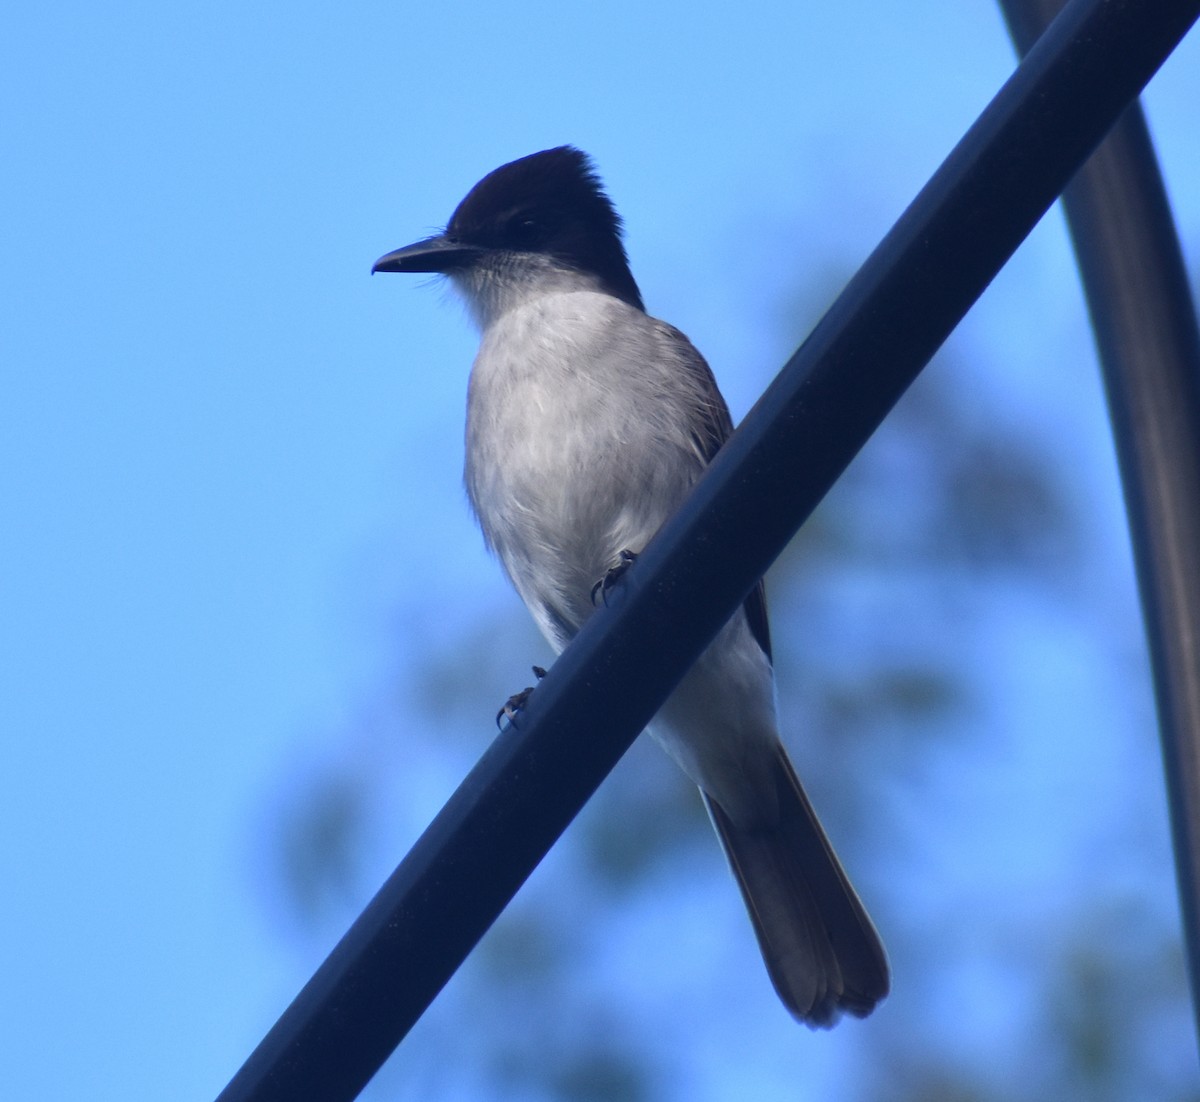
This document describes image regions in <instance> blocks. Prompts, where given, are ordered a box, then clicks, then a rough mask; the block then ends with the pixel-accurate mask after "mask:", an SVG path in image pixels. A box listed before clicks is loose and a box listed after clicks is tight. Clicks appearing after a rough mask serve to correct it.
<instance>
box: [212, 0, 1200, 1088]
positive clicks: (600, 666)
mask: <svg viewBox="0 0 1200 1102" xmlns="http://www.w3.org/2000/svg"><path fill="white" fill-rule="evenodd" d="M1198 15H1200V0H1159V2H1157V3H1153V4H1151V3H1147V2H1145V0H1134V2H1130V3H1122V2H1118V0H1071V3H1070V4H1069V6H1068V7H1067V9H1066V10H1065V11H1064V12H1063V14H1062V16H1061V17H1060V18H1059V19H1058V20H1056V21H1055V24H1054V26H1053V27H1051V29H1050V30H1049V31H1048V32H1047V33H1046V35H1044V36H1043V37H1042V39H1041V40H1040V41H1039V43H1038V45H1037V46H1036V47H1035V48H1034V49H1033V50H1032V51H1031V52H1030V54H1029V56H1028V57H1027V58H1026V59H1025V61H1024V62H1023V63H1022V65H1021V66H1020V67H1019V69H1018V70H1017V72H1016V73H1015V74H1014V76H1013V77H1012V79H1011V80H1009V82H1008V83H1007V84H1006V85H1005V86H1004V88H1003V89H1002V90H1001V91H1000V93H999V94H998V95H997V96H996V98H995V100H993V101H992V103H991V104H990V105H989V106H988V108H987V110H986V111H984V113H983V115H982V116H981V117H980V119H979V120H978V121H977V122H976V123H975V125H974V126H973V127H972V128H971V130H970V131H968V133H967V135H966V136H965V137H964V138H963V140H962V141H961V142H960V143H959V145H958V146H957V147H956V148H955V150H954V151H953V152H952V153H951V154H950V156H949V158H948V159H947V160H946V162H945V163H944V164H943V165H942V167H941V168H940V169H939V170H938V172H937V173H936V174H935V175H934V177H933V179H932V180H931V181H930V182H929V184H928V185H926V187H925V188H924V189H923V190H922V192H921V194H920V195H919V196H918V197H917V199H916V200H915V201H914V202H913V204H912V206H911V207H909V209H908V210H907V211H906V212H905V213H904V215H903V216H902V217H901V219H900V220H899V221H898V222H897V223H896V225H895V226H894V227H893V229H892V231H891V232H890V233H889V234H888V236H887V237H886V238H885V239H884V241H883V242H882V244H881V245H880V246H879V248H878V249H876V251H875V253H874V254H873V255H872V256H871V258H870V259H869V260H868V261H867V263H866V264H865V265H864V266H863V268H862V269H861V270H860V271H859V273H858V274H857V275H856V276H855V277H854V279H853V280H851V282H850V284H849V285H848V286H847V288H846V290H845V291H844V292H843V293H842V295H841V296H840V298H839V299H838V301H837V302H836V303H835V304H834V306H833V307H832V308H831V310H830V311H829V313H828V314H827V315H826V316H825V317H824V318H823V319H822V321H821V322H820V324H819V325H818V326H817V328H816V329H815V330H814V331H813V333H812V335H811V336H810V337H809V339H808V340H807V341H806V342H805V344H804V346H803V347H802V348H801V349H800V350H799V351H798V352H797V353H796V354H795V355H794V356H793V357H792V358H791V360H789V361H788V363H787V365H786V366H785V367H784V369H783V371H782V372H781V373H780V375H779V377H778V378H777V379H776V380H775V382H774V383H772V385H771V387H770V388H769V389H768V390H767V392H766V394H764V395H763V397H762V398H761V399H760V400H759V402H758V404H757V405H756V406H755V407H754V409H753V410H752V411H751V412H750V414H749V415H748V416H747V417H746V420H745V422H744V423H743V424H742V426H741V427H740V428H739V429H738V431H737V432H736V433H735V434H734V435H733V437H732V438H731V439H730V440H729V441H728V443H726V445H725V447H724V448H722V450H721V452H720V453H719V454H718V455H717V457H716V459H715V460H714V461H713V463H712V465H711V467H710V468H709V470H708V472H707V473H706V475H705V477H704V479H703V480H702V481H701V482H700V484H699V485H697V487H696V489H695V491H694V492H693V494H692V495H691V497H690V498H689V499H688V501H687V502H686V503H685V504H684V506H683V508H682V509H680V511H679V513H678V514H676V516H675V517H673V518H672V519H671V520H670V521H669V522H668V523H667V524H666V525H664V526H663V529H662V531H661V532H660V533H659V534H658V535H657V536H656V537H655V538H654V540H652V541H651V543H650V545H649V546H648V547H647V548H646V549H645V550H644V551H643V552H642V555H641V556H640V558H639V560H638V562H637V563H636V564H635V565H634V566H633V568H632V569H630V571H629V572H628V573H627V574H626V575H625V578H624V579H623V581H622V584H621V585H620V586H618V587H617V590H616V592H615V596H616V598H617V599H616V601H615V602H614V604H613V605H612V606H611V607H607V608H602V609H600V610H599V612H598V613H597V615H596V616H594V617H592V619H591V620H589V621H588V623H586V624H585V625H584V628H583V630H582V631H581V632H580V633H579V635H578V636H577V637H576V639H575V641H574V642H573V643H572V644H571V646H570V647H568V648H567V650H566V651H565V652H564V653H563V654H562V656H561V657H560V658H559V660H558V661H557V662H556V663H555V665H554V667H553V668H552V669H551V670H550V672H549V673H548V674H547V676H546V677H545V679H544V680H542V681H541V682H540V683H539V685H538V687H537V690H536V691H535V692H534V693H533V695H532V696H531V698H530V700H529V704H528V707H527V710H526V711H524V712H522V713H521V719H520V730H514V729H511V728H508V729H506V730H505V731H504V732H502V733H501V735H500V736H499V737H498V738H497V739H496V741H495V742H494V743H493V745H492V746H491V747H490V748H489V749H488V751H487V753H486V754H484V756H483V758H482V759H481V760H480V762H479V764H478V765H477V766H476V767H475V768H474V769H473V770H472V771H471V773H470V774H469V776H468V777H467V778H466V780H465V781H464V782H463V784H462V785H461V786H460V787H459V789H458V791H457V792H455V794H454V795H453V796H452V797H451V798H450V801H449V802H448V803H447V804H446V806H445V807H444V808H443V809H442V811H441V812H440V813H439V814H438V816H437V818H436V819H434V821H433V823H432V824H431V825H430V827H429V829H428V830H427V831H426V832H425V833H424V834H423V835H422V836H421V838H420V839H418V841H417V843H416V845H415V846H414V847H413V849H412V850H411V852H410V853H409V854H408V856H407V857H405V859H404V861H403V862H401V864H400V866H399V868H397V870H396V871H395V873H393V874H392V876H391V877H390V878H389V880H388V881H387V883H386V884H385V885H384V886H383V888H382V889H380V891H379V893H378V894H377V895H376V896H375V898H374V899H373V900H372V901H371V903H370V904H368V906H367V908H366V910H365V911H364V912H363V914H362V915H361V916H360V917H359V919H358V920H357V921H356V922H355V923H354V925H353V926H352V927H351V928H350V930H349V932H348V933H347V934H346V936H345V937H344V938H343V939H342V941H341V942H340V943H339V944H338V945H337V947H336V948H335V949H334V951H333V952H332V953H331V954H330V957H329V959H328V960H326V962H325V963H324V964H323V965H322V966H321V967H320V968H319V969H318V970H317V973H316V974H315V975H314V976H313V978H312V979H311V980H310V981H309V983H308V984H307V985H306V986H305V988H304V989H303V990H302V991H301V992H300V994H299V995H298V996H297V997H296V999H295V1001H294V1002H293V1003H292V1005H291V1006H290V1007H288V1009H287V1010H286V1011H285V1012H284V1014H283V1016H282V1017H281V1018H280V1019H279V1021H278V1022H277V1023H276V1025H275V1026H274V1027H273V1028H272V1029H271V1031H270V1032H269V1033H268V1034H267V1036H266V1038H265V1039H264V1040H263V1042H262V1043H261V1044H260V1045H259V1046H258V1048H257V1049H255V1051H254V1052H253V1053H252V1054H251V1056H250V1058H249V1059H248V1060H247V1061H246V1063H245V1064H244V1065H243V1067H242V1068H241V1070H240V1071H239V1072H238V1073H237V1075H236V1076H235V1077H234V1078H233V1080H232V1081H231V1082H230V1084H229V1086H228V1087H227V1088H226V1089H225V1091H224V1092H223V1093H222V1095H221V1100H222V1102H246V1100H251V1099H253V1100H254V1102H305V1100H308V1099H311V1100H313V1102H318V1100H319V1102H347V1100H349V1099H352V1098H353V1097H355V1095H357V1093H358V1092H359V1091H360V1090H361V1089H362V1087H363V1086H365V1084H366V1083H367V1081H368V1080H369V1079H370V1077H371V1076H372V1075H374V1074H375V1072H376V1071H377V1070H378V1068H379V1067H380V1065H381V1064H382V1063H383V1061H384V1060H385V1059H386V1058H387V1056H388V1055H389V1054H390V1053H391V1051H392V1050H393V1049H394V1048H395V1046H396V1045H397V1044H398V1043H399V1042H400V1040H401V1038H402V1037H403V1036H404V1035H405V1033H406V1032H407V1031H408V1030H409V1029H410V1028H411V1026H412V1025H413V1023H414V1022H416V1020H417V1019H418V1018H419V1017H420V1015H421V1014H422V1013H423V1012H424V1010H425V1008H426V1007H427V1006H428V1005H429V1003H430V1002H431V1001H432V1000H433V998H434V996H435V995H436V994H437V992H438V991H439V990H440V989H441V987H442V986H443V985H444V984H445V982H446V981H447V980H448V979H449V978H450V976H451V975H452V974H453V973H454V971H455V969H457V968H458V966H459V964H461V963H462V961H463V959H464V958H465V957H466V955H467V953H469V952H470V950H471V948H472V947H473V946H474V945H475V943H476V942H477V941H478V939H479V938H480V937H481V936H482V935H483V933H484V932H485V931H486V930H487V928H488V926H490V925H491V923H492V922H493V921H494V920H495V918H496V916H497V915H498V914H499V913H500V911H501V910H502V909H503V908H504V906H505V905H506V904H507V902H508V901H509V899H511V898H512V896H513V894H514V893H515V892H516V890H517V889H518V888H519V887H520V885H521V884H522V883H523V882H524V880H525V878H526V877H527V876H528V875H529V873H530V872H531V871H532V870H533V869H534V868H535V867H536V865H537V863H538V862H539V861H540V860H541V858H542V857H543V856H544V854H545V853H546V851H547V850H548V849H549V848H550V846H551V845H553V843H554V841H555V839H557V837H558V836H559V834H561V832H562V831H563V830H564V829H565V828H566V826H567V824H568V823H569V822H570V821H571V819H572V818H574V816H575V815H576V814H577V813H578V811H579V809H580V808H581V807H582V806H583V804H584V802H585V801H586V800H587V798H588V797H589V796H590V795H591V793H592V792H593V791H595V789H596V787H597V786H598V785H599V784H600V782H601V781H602V780H603V779H604V777H605V776H606V775H607V774H608V772H609V770H611V769H612V767H613V766H614V765H615V764H616V762H617V760H618V759H619V758H620V756H621V754H623V753H624V752H625V750H626V749H627V748H628V747H629V745H630V743H632V742H633V740H634V738H636V737H637V734H638V732H639V731H641V729H642V728H643V727H644V726H645V725H646V723H647V721H648V720H649V719H650V718H651V717H652V716H653V714H654V713H655V711H657V709H658V707H659V705H660V704H661V703H662V701H663V700H665V699H666V697H667V696H668V695H669V693H670V691H671V689H673V688H674V686H675V685H676V684H677V683H678V682H679V680H680V679H681V678H682V676H683V675H684V673H685V672H686V671H687V669H688V667H689V666H690V665H691V664H692V663H693V662H694V661H695V660H696V658H697V657H698V655H699V654H700V652H701V651H702V650H703V649H704V647H705V645H706V644H707V642H708V640H710V639H712V638H713V636H715V635H716V633H717V631H718V630H720V628H721V626H722V624H723V623H724V622H725V621H726V620H727V619H728V618H729V616H730V615H732V614H733V612H734V611H735V609H737V608H738V606H739V605H740V604H741V602H742V600H743V599H744V598H745V595H746V594H747V593H748V592H749V591H750V589H751V588H752V587H753V586H754V585H755V584H756V583H757V581H758V579H759V578H760V577H761V576H762V574H763V573H765V572H766V570H767V568H768V567H769V566H770V565H771V563H772V562H773V561H774V559H775V558H776V557H777V556H778V555H779V553H780V552H781V551H782V550H783V548H784V547H785V546H786V544H787V542H788V540H789V539H790V538H791V536H792V535H793V534H794V533H795V531H796V529H797V528H799V526H800V524H801V523H803V521H804V520H805V519H806V518H807V517H808V515H809V514H810V513H811V512H812V510H813V509H814V508H815V507H816V506H817V504H818V503H819V502H820V500H821V498H822V497H823V496H824V495H825V493H826V492H827V491H828V490H829V488H830V487H831V486H832V484H833V482H834V481H835V480H836V478H837V477H838V476H839V475H840V474H841V472H842V471H843V470H844V469H845V467H846V466H847V465H848V464H849V462H850V460H851V459H853V457H854V455H855V454H856V453H857V452H858V451H859V449H860V448H861V447H862V446H863V444H864V443H865V442H866V441H867V439H868V438H869V437H870V435H871V433H872V432H873V431H874V430H875V428H876V427H878V425H879V423H880V422H881V421H882V419H883V418H884V416H885V415H886V414H887V412H888V411H889V410H890V409H891V407H892V405H894V404H895V402H896V401H897V400H898V399H899V397H900V395H901V394H902V393H903V392H904V390H905V389H906V388H907V387H908V386H909V384H910V383H911V382H912V381H913V379H914V378H916V376H917V374H918V373H919V372H920V370H921V368H922V367H923V366H924V364H925V363H926V361H928V359H929V358H930V356H932V355H933V353H934V352H935V351H936V350H937V348H938V347H939V346H940V345H941V343H942V342H943V341H944V340H945V339H946V337H947V336H948V335H949V334H950V332H951V331H952V330H953V328H954V326H955V325H957V324H958V322H959V320H960V319H961V318H962V316H963V314H965V313H966V311H967V310H968V309H969V308H970V306H971V304H972V303H973V302H974V301H975V299H976V298H977V297H978V296H979V295H980V294H981V293H982V292H983V289H984V288H985V287H986V286H987V284H988V283H989V282H990V281H991V279H992V278H993V277H994V276H995V274H996V272H997V271H999V269H1000V267H1001V266H1002V265H1003V264H1004V262H1005V261H1006V260H1007V259H1008V257H1009V256H1010V255H1011V254H1012V252H1013V251H1014V250H1015V249H1016V247H1017V246H1018V245H1019V244H1020V242H1021V241H1022V240H1023V239H1024V237H1025V236H1026V234H1028V232H1029V231H1030V229H1031V228H1032V227H1033V226H1034V225H1035V224H1036V222H1037V221H1038V219H1039V218H1040V217H1041V216H1042V214H1044V213H1045V211H1046V210H1047V209H1048V208H1049V206H1050V204H1051V203H1052V202H1053V201H1054V199H1055V198H1056V196H1057V195H1058V194H1059V193H1060V192H1061V191H1062V189H1063V187H1064V186H1065V185H1066V183H1067V180H1068V179H1070V177H1071V175H1072V174H1073V173H1074V172H1075V171H1076V170H1077V169H1078V167H1079V166H1080V165H1081V164H1082V163H1083V161H1084V159H1085V158H1086V157H1087V155H1088V154H1089V153H1090V152H1091V151H1092V150H1093V149H1094V148H1095V146H1096V145H1097V144H1098V143H1099V141H1100V140H1101V138H1102V137H1103V136H1104V134H1105V132H1106V131H1107V130H1108V129H1109V128H1110V127H1111V126H1112V125H1113V123H1114V122H1115V121H1116V119H1117V117H1118V115H1119V114H1120V112H1121V110H1122V109H1123V108H1124V107H1125V106H1126V105H1127V104H1128V103H1129V102H1131V101H1132V100H1133V98H1134V97H1135V96H1136V95H1137V94H1138V92H1139V91H1140V90H1141V88H1142V87H1143V86H1144V85H1145V83H1146V81H1148V80H1149V79H1150V77H1151V76H1152V75H1153V73H1154V71H1155V70H1156V69H1157V68H1158V66H1159V65H1161V64H1162V62H1163V60H1164V59H1165V58H1166V57H1167V56H1168V54H1170V52H1171V50H1172V49H1174V47H1175V46H1176V45H1177V44H1178V42H1179V40H1180V39H1181V38H1182V37H1183V36H1184V34H1186V33H1187V30H1188V28H1189V27H1190V26H1191V25H1192V23H1193V22H1194V21H1195V20H1196V18H1197V16H1198Z"/></svg>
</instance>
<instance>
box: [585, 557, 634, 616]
mask: <svg viewBox="0 0 1200 1102" xmlns="http://www.w3.org/2000/svg"><path fill="white" fill-rule="evenodd" d="M635 562H637V554H636V553H635V552H633V551H630V550H629V548H628V547H626V548H625V549H624V550H623V551H621V553H620V554H619V555H617V561H616V562H615V563H614V564H613V565H612V566H610V567H609V568H608V570H607V572H606V573H605V575H604V577H603V578H601V579H600V580H599V581H598V582H597V583H596V584H595V585H594V586H592V604H596V598H597V597H599V598H600V600H602V601H603V602H604V603H605V604H608V593H609V590H610V589H612V587H613V586H615V585H616V584H617V582H619V581H620V580H621V577H622V575H624V573H625V571H626V570H628V569H629V568H630V567H631V566H632V565H633V564H634V563H635Z"/></svg>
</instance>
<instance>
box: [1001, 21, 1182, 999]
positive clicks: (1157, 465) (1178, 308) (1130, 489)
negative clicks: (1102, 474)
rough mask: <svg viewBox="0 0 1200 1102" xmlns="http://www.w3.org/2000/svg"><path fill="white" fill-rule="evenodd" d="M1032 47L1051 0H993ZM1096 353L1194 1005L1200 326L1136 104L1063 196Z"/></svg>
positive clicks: (1020, 43) (1018, 37)
mask: <svg viewBox="0 0 1200 1102" xmlns="http://www.w3.org/2000/svg"><path fill="white" fill-rule="evenodd" d="M1001 6H1002V7H1003V9H1004V12H1005V18H1006V19H1007V20H1008V23H1009V28H1010V30H1011V31H1012V35H1013V38H1014V40H1015V41H1016V43H1017V49H1018V50H1020V51H1025V50H1028V49H1029V47H1030V46H1031V45H1032V44H1033V43H1034V42H1035V41H1036V40H1037V36H1038V35H1039V34H1040V33H1041V32H1042V30H1043V29H1044V28H1045V26H1046V25H1047V24H1048V23H1049V22H1050V20H1051V19H1053V18H1054V16H1055V14H1056V13H1057V11H1058V9H1059V8H1060V6H1061V4H1060V3H1059V0H1001ZM1063 201H1064V206H1065V207H1066V212H1067V222H1068V225H1069V226H1070V229H1071V236H1072V238H1073V240H1074V242H1075V252H1076V255H1077V256H1078V258H1079V267H1080V270H1081V273H1082V276H1083V284H1084V288H1085V290H1086V292H1087V300H1088V309H1089V311H1090V313H1091V317H1092V327H1093V329H1094V330H1095V333H1096V341H1097V345H1098V347H1099V351H1100V362H1101V365H1102V367H1103V370H1104V381H1105V388H1106V390H1107V393H1108V404H1109V413H1110V416H1111V419H1112V424H1113V436H1114V440H1115V444H1116V449H1117V458H1118V460H1119V463H1120V468H1121V480H1122V483H1123V485H1124V490H1125V502H1126V508H1127V510H1128V513H1129V528H1130V536H1131V539H1132V542H1133V551H1134V559H1135V562H1136V564H1137V572H1138V585H1139V588H1140V591H1141V597H1142V608H1143V610H1144V614H1145V620H1146V633H1147V637H1148V641H1149V649H1150V659H1151V664H1152V667H1153V671H1154V687H1155V695H1156V698H1157V702H1158V715H1159V729H1160V733H1161V739H1162V752H1163V766H1164V769H1165V772H1166V779H1167V796H1168V801H1169V804H1170V812H1171V827H1172V833H1173V836H1174V842H1175V864H1176V872H1177V876H1178V880H1179V897H1180V906H1181V910H1182V912H1183V931H1184V940H1185V943H1186V945H1187V949H1188V960H1189V969H1188V971H1189V976H1190V979H1191V987H1192V1003H1193V1009H1194V1010H1195V1009H1196V1008H1200V925H1198V923H1200V328H1198V326H1197V322H1196V310H1195V306H1194V304H1193V302H1192V298H1191V293H1190V290H1189V287H1188V279H1187V271H1186V269H1185V267H1184V262H1183V253H1182V251H1181V249H1180V247H1179V239H1178V237H1177V235H1176V233H1175V224H1174V221H1173V219H1172V217H1171V210H1170V204H1169V203H1168V200H1167V193H1166V189H1165V188H1164V186H1163V181H1162V176H1161V174H1160V172H1159V169H1158V163H1157V160H1156V158H1155V156H1154V147H1153V145H1152V144H1151V141H1150V134H1149V132H1148V130H1147V129H1146V120H1145V118H1144V117H1143V115H1142V111H1141V108H1140V107H1139V106H1138V105H1137V104H1133V105H1132V106H1130V107H1129V109H1128V110H1127V111H1126V112H1125V114H1124V115H1123V116H1122V118H1121V121H1120V122H1119V123H1118V124H1117V126H1116V127H1115V128H1114V129H1113V132H1112V133H1111V134H1110V135H1109V137H1108V138H1106V139H1105V141H1104V144H1103V145H1101V146H1100V148H1099V149H1098V150H1097V151H1096V152H1095V153H1094V154H1093V155H1092V157H1091V158H1090V159H1089V160H1088V162H1087V164H1086V165H1084V167H1083V168H1082V169H1081V170H1080V172H1079V174H1078V175H1077V176H1076V177H1075V179H1074V180H1073V181H1072V182H1071V184H1070V186H1069V187H1068V188H1067V190H1066V191H1065V192H1064V194H1063Z"/></svg>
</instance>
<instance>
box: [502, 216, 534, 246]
mask: <svg viewBox="0 0 1200 1102" xmlns="http://www.w3.org/2000/svg"><path fill="white" fill-rule="evenodd" d="M506 229H507V231H508V232H507V236H508V238H509V240H511V241H512V242H513V244H515V245H532V244H534V243H536V242H537V241H538V240H539V239H540V238H541V236H542V225H541V223H540V222H538V220H537V219H536V218H532V217H530V216H529V215H527V214H519V215H516V216H515V217H514V218H512V219H510V220H509V223H508V225H507V227H506Z"/></svg>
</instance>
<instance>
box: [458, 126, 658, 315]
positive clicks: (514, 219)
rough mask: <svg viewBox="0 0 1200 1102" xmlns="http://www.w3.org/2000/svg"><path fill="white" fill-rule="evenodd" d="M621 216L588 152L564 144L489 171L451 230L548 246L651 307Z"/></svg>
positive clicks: (509, 245) (498, 246) (502, 245)
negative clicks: (637, 275) (639, 281)
mask: <svg viewBox="0 0 1200 1102" xmlns="http://www.w3.org/2000/svg"><path fill="white" fill-rule="evenodd" d="M621 229H622V226H621V219H620V216H619V215H618V214H617V211H616V208H615V207H614V206H613V204H612V200H610V199H609V197H608V196H607V195H606V194H605V192H604V188H603V186H602V185H601V183H600V178H599V177H598V176H597V174H596V170H595V168H594V167H593V165H592V162H591V159H590V158H589V157H588V156H587V154H586V153H583V152H582V151H581V150H578V149H575V148H574V147H573V146H569V145H563V146H559V147H557V148H556V149H546V150H543V151H542V152H541V153H533V154H530V155H529V156H528V157H522V158H520V160H516V161H511V162H510V163H508V164H506V165H501V166H500V167H499V168H497V169H496V170H495V171H493V172H489V173H488V174H487V175H486V176H485V177H484V178H483V179H482V180H480V181H479V183H477V184H476V185H475V186H474V187H473V188H472V189H471V190H470V192H469V193H468V195H467V197H466V198H465V199H464V200H463V201H462V202H461V203H459V205H458V209H457V210H455V212H454V214H453V216H452V217H451V219H450V224H449V225H448V226H447V227H446V236H447V237H448V238H450V239H451V240H453V241H458V242H461V243H463V244H469V245H479V246H483V247H485V248H488V249H494V250H499V251H504V252H513V253H541V254H543V255H546V256H550V257H553V258H554V260H556V261H557V262H559V263H561V264H565V265H567V266H568V267H572V268H575V269H576V270H578V271H582V272H587V273H589V274H592V275H595V276H597V277H598V278H599V279H600V281H601V283H602V284H603V286H604V288H605V290H607V291H609V292H610V293H612V294H615V295H617V297H619V298H622V299H624V300H625V301H626V302H629V303H630V304H631V305H633V306H636V307H638V309H643V307H642V296H641V294H640V292H639V291H638V288H637V284H636V283H635V282H634V279H633V275H632V273H631V272H630V270H629V259H628V257H627V256H626V254H625V246H624V245H623V244H622V242H621Z"/></svg>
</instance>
